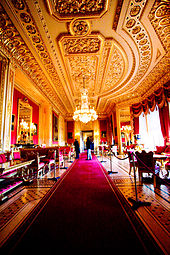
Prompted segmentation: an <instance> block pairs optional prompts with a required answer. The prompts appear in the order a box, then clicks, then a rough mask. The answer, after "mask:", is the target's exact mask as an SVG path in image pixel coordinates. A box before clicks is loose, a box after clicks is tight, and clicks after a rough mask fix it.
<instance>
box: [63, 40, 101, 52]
mask: <svg viewBox="0 0 170 255" xmlns="http://www.w3.org/2000/svg"><path fill="white" fill-rule="evenodd" d="M100 43H101V42H100V40H99V38H94V37H88V38H69V39H64V40H63V41H62V45H63V48H64V51H65V53H66V54H84V53H96V52H98V51H99V50H100Z"/></svg>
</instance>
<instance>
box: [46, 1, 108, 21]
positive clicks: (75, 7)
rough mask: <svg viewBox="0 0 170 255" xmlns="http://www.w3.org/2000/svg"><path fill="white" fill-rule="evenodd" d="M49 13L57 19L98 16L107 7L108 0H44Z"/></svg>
mask: <svg viewBox="0 0 170 255" xmlns="http://www.w3.org/2000/svg"><path fill="white" fill-rule="evenodd" d="M46 2H47V5H48V7H49V11H50V14H51V15H53V16H54V17H55V18H57V19H58V20H71V19H73V18H76V17H86V18H87V17H88V18H90V17H100V16H102V15H103V14H104V13H105V12H106V11H107V8H108V0H86V1H84V0H74V1H70V0H58V1H52V0H46Z"/></svg>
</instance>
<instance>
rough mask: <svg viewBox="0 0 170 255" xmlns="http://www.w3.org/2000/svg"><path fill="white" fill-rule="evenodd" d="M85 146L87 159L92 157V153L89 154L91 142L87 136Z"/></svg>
mask: <svg viewBox="0 0 170 255" xmlns="http://www.w3.org/2000/svg"><path fill="white" fill-rule="evenodd" d="M86 148H87V159H88V160H89V159H92V155H91V149H92V142H91V141H90V138H89V137H87V141H86Z"/></svg>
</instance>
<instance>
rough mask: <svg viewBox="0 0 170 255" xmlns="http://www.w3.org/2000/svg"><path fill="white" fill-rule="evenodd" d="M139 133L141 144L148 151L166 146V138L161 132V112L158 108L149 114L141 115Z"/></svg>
mask: <svg viewBox="0 0 170 255" xmlns="http://www.w3.org/2000/svg"><path fill="white" fill-rule="evenodd" d="M139 132H140V135H141V143H142V144H144V147H145V148H146V149H148V150H152V151H154V150H155V149H156V146H163V145H164V137H163V135H162V132H161V124H160V119H159V111H158V110H157V108H155V110H154V111H153V112H150V113H149V114H147V115H145V114H143V113H142V114H141V115H140V117H139Z"/></svg>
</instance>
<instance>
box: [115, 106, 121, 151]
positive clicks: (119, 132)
mask: <svg viewBox="0 0 170 255" xmlns="http://www.w3.org/2000/svg"><path fill="white" fill-rule="evenodd" d="M116 124H117V139H118V147H119V154H122V140H121V129H120V109H119V108H118V107H116Z"/></svg>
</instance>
